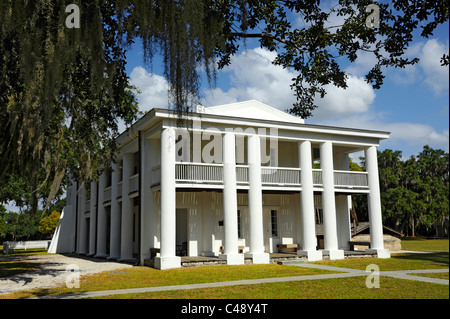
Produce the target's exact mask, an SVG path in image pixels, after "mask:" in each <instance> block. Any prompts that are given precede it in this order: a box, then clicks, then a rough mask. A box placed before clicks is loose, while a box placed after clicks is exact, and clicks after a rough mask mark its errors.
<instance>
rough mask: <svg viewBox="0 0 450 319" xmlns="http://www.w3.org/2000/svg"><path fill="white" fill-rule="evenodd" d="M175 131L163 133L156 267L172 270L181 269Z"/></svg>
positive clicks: (168, 129)
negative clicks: (158, 241)
mask: <svg viewBox="0 0 450 319" xmlns="http://www.w3.org/2000/svg"><path fill="white" fill-rule="evenodd" d="M175 187H176V185H175V131H174V129H173V128H167V129H164V130H163V131H162V132H161V248H160V256H159V257H155V267H156V268H158V269H170V268H179V267H181V258H180V257H178V256H176V251H175V248H176V190H175Z"/></svg>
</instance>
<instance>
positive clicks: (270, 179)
mask: <svg viewBox="0 0 450 319" xmlns="http://www.w3.org/2000/svg"><path fill="white" fill-rule="evenodd" d="M248 170H249V168H248V165H236V183H237V186H238V188H239V187H241V188H245V187H248V185H249V172H248ZM312 174H313V186H314V187H315V188H316V189H320V188H322V187H323V185H322V170H321V169H313V170H312ZM175 180H176V183H177V186H179V187H183V186H187V185H189V187H199V188H201V187H219V188H220V186H223V165H222V164H205V163H189V162H177V163H176V164H175ZM160 182H161V171H160V166H159V165H158V166H155V167H153V169H152V175H151V185H152V186H157V185H159V184H160ZM261 183H262V187H263V188H265V189H271V188H274V189H279V188H287V189H294V188H301V184H302V183H301V169H300V168H293V167H267V166H263V167H261ZM334 184H335V190H336V191H367V190H368V181H367V172H355V171H343V170H335V171H334Z"/></svg>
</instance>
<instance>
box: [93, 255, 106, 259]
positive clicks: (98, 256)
mask: <svg viewBox="0 0 450 319" xmlns="http://www.w3.org/2000/svg"><path fill="white" fill-rule="evenodd" d="M92 257H95V258H107V257H108V255H107V254H95V255H94V256H92Z"/></svg>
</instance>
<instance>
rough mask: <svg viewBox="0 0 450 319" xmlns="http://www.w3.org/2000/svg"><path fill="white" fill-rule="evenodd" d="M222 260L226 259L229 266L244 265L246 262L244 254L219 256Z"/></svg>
mask: <svg viewBox="0 0 450 319" xmlns="http://www.w3.org/2000/svg"><path fill="white" fill-rule="evenodd" d="M219 258H220V259H225V260H226V261H227V265H243V264H244V263H245V262H244V254H227V255H225V254H221V255H219Z"/></svg>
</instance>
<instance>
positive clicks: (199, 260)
mask: <svg viewBox="0 0 450 319" xmlns="http://www.w3.org/2000/svg"><path fill="white" fill-rule="evenodd" d="M344 256H345V258H364V257H365V258H368V257H376V254H369V253H367V252H365V251H350V250H345V251H344ZM323 259H328V256H324V257H323ZM286 261H292V262H305V261H306V258H305V257H302V256H297V253H295V252H292V253H271V254H270V263H271V264H276V263H279V262H286ZM225 264H226V261H225V260H223V259H220V258H219V257H217V256H211V257H205V256H191V257H189V256H183V257H181V266H182V267H195V266H207V265H208V266H212V265H225ZM245 264H252V260H251V258H245Z"/></svg>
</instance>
